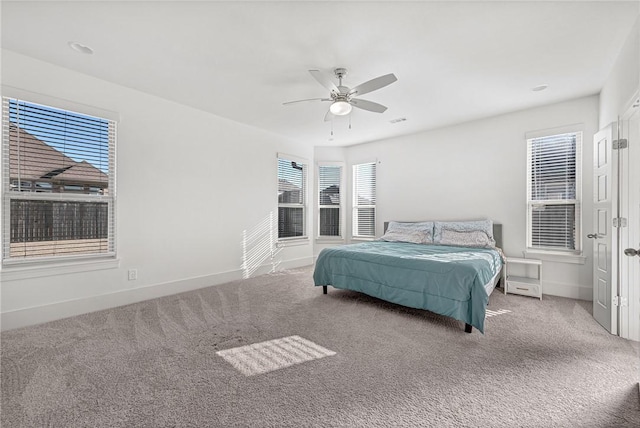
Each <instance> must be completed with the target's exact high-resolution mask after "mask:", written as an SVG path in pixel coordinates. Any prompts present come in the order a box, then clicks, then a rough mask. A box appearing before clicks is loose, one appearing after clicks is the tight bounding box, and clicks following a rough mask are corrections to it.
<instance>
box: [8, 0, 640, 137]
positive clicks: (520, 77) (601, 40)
mask: <svg viewBox="0 0 640 428" xmlns="http://www.w3.org/2000/svg"><path fill="white" fill-rule="evenodd" d="M639 10H640V7H639V3H638V2H637V1H630V2H611V1H608V2H591V1H586V2H582V1H570V2H567V1H562V2H558V1H557V2H539V1H538V2H520V1H518V2H483V1H474V2H456V1H445V2H429V1H418V2H398V1H386V2H385V1H377V2H362V1H357V2H346V1H339V2H338V1H332V2H312V1H285V2H270V1H259V2H244V1H234V2H219V1H199V2H198V1H196V2H185V1H173V2H168V1H161V2H153V1H138V2H133V1H130V2H116V1H106V2H97V1H88V2H58V1H46V2H31V1H24V0H22V1H17V2H12V1H3V2H2V47H3V48H5V49H9V50H12V51H15V52H18V53H21V54H25V55H28V56H31V57H34V58H38V59H41V60H44V61H47V62H50V63H53V64H57V65H60V66H63V67H67V68H70V69H73V70H77V71H79V72H82V73H86V74H89V75H92V76H96V77H99V78H102V79H104V80H107V81H110V82H113V83H117V84H120V85H124V86H127V87H131V88H135V89H138V90H140V91H144V92H147V93H150V94H154V95H157V96H160V97H164V98H167V99H170V100H173V101H176V102H178V103H182V104H186V105H189V106H193V107H196V108H198V109H202V110H206V111H209V112H211V113H214V114H216V115H219V116H223V117H226V118H229V119H232V120H235V121H238V122H242V123H245V124H249V125H252V126H255V127H257V128H261V129H264V130H267V131H269V132H272V133H276V134H279V135H282V136H284V137H286V138H288V139H291V140H294V141H298V142H300V143H307V144H313V145H350V144H356V143H361V142H366V141H372V140H377V139H382V138H387V137H392V136H396V135H402V134H408V133H413V132H418V131H421V130H426V129H433V128H438V127H442V126H446V125H450V124H454V123H460V122H464V121H469V120H473V119H478V118H482V117H488V116H493V115H497V114H501V113H506V112H509V111H514V110H520V109H524V108H528V107H532V106H538V105H542V104H547V103H552V102H557V101H562V100H566V99H571V98H576V97H580V96H585V95H591V94H596V93H598V92H599V91H600V89H601V88H602V86H603V84H604V82H605V80H606V78H607V76H608V74H609V72H610V71H611V67H612V65H613V63H614V60H615V58H616V56H617V55H618V53H619V51H620V49H621V47H622V45H623V43H624V41H625V39H626V37H627V35H628V34H629V31H630V29H631V27H632V26H633V23H634V21H635V19H636V17H637V16H638V13H639ZM69 41H77V42H80V43H82V44H85V45H87V46H90V47H91V48H93V50H94V51H95V53H94V54H93V55H83V54H80V53H77V52H75V51H73V50H71V49H70V48H69V46H68V45H67V43H68V42H69ZM336 67H345V68H347V69H348V70H349V74H348V76H347V78H346V80H345V82H344V83H345V85H347V86H350V87H352V86H355V85H357V84H360V83H362V82H364V81H367V80H369V79H372V78H375V77H377V76H379V75H382V74H387V73H394V74H395V75H396V76H397V77H398V81H397V82H395V83H393V84H392V85H390V86H388V87H386V88H383V89H380V90H379V91H376V92H372V93H370V94H367V95H365V96H363V97H362V98H364V99H367V100H371V101H375V102H378V103H381V104H384V105H386V106H388V107H389V109H388V110H387V111H386V112H385V113H383V114H376V113H370V112H366V111H362V110H357V109H354V112H353V113H352V115H351V116H352V117H351V122H352V129H351V130H349V129H348V121H347V120H345V119H342V118H341V119H338V120H336V121H335V122H334V124H333V129H334V136H333V138H331V135H330V132H331V124H330V123H325V122H324V121H323V118H324V114H325V112H326V110H327V108H328V103H319V102H318V103H300V104H294V105H289V106H283V105H282V103H283V102H285V101H291V100H298V99H304V98H316V97H325V96H327V95H328V93H327V92H328V91H327V90H325V89H324V88H323V87H322V86H320V85H319V84H318V83H317V82H316V81H315V80H313V78H312V77H311V75H310V74H309V73H308V72H307V70H309V69H319V70H322V71H325V72H327V73H332V70H333V69H334V68H336ZM539 84H548V85H549V88H548V89H547V90H545V91H541V92H532V91H531V88H533V87H534V86H536V85H539ZM401 117H405V118H406V119H407V120H406V121H405V122H400V123H397V124H391V123H390V120H392V119H397V118H401Z"/></svg>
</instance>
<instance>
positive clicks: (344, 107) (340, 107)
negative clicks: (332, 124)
mask: <svg viewBox="0 0 640 428" xmlns="http://www.w3.org/2000/svg"><path fill="white" fill-rule="evenodd" d="M351 109H352V107H351V104H349V102H348V101H346V100H338V101H334V102H333V104H331V106H329V111H330V112H331V114H334V115H336V116H345V115H347V114H349V113H351Z"/></svg>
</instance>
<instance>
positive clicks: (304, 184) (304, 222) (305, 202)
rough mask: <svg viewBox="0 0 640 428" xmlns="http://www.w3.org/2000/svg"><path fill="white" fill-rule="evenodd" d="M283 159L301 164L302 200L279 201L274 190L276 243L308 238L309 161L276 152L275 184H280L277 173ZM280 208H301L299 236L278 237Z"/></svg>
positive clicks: (293, 241)
mask: <svg viewBox="0 0 640 428" xmlns="http://www.w3.org/2000/svg"><path fill="white" fill-rule="evenodd" d="M281 159H282V160H285V161H288V162H295V163H296V164H297V165H302V167H303V176H302V202H301V203H299V204H298V203H284V202H283V203H281V202H280V201H279V200H278V199H279V195H278V194H277V193H278V192H276V202H277V205H278V214H277V215H276V222H277V223H276V226H277V227H276V230H277V232H276V233H277V234H278V237H277V242H278V243H283V244H284V243H295V242H296V241H305V240H308V239H309V233H308V224H307V223H308V221H307V212H308V211H307V208H308V193H309V192H308V186H309V161H308V160H306V159H303V158H300V157H297V156H292V155H288V154H286V153H278V154H277V156H276V186H278V190H279V185H280V174H279V163H280V160H281ZM280 208H302V235H301V236H288V237H282V238H281V237H280V236H279V235H280V231H279V224H280V218H279V216H280Z"/></svg>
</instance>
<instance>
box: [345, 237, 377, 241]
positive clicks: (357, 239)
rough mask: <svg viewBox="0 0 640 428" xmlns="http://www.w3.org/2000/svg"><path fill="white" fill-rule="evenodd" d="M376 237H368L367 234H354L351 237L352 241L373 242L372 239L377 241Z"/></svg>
mask: <svg viewBox="0 0 640 428" xmlns="http://www.w3.org/2000/svg"><path fill="white" fill-rule="evenodd" d="M375 240H376V238H374V237H371V238H367V237H365V236H353V237H352V238H351V242H371V241H375Z"/></svg>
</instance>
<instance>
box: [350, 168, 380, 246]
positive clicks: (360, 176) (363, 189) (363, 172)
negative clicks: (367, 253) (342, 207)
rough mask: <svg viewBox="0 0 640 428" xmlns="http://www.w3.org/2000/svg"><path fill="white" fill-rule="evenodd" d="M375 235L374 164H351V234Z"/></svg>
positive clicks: (358, 235) (357, 235) (361, 235)
mask: <svg viewBox="0 0 640 428" xmlns="http://www.w3.org/2000/svg"><path fill="white" fill-rule="evenodd" d="M375 235H376V164H375V162H370V163H362V164H358V165H354V166H353V236H354V237H366V238H372V237H375Z"/></svg>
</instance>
